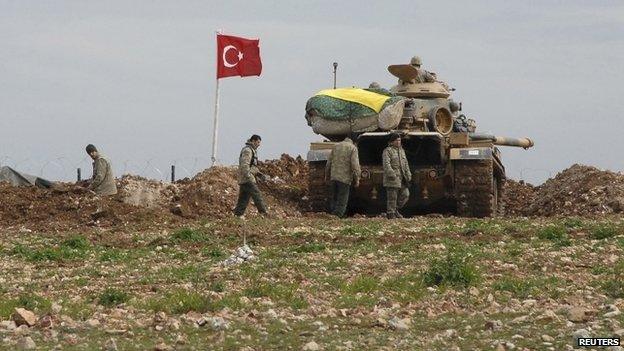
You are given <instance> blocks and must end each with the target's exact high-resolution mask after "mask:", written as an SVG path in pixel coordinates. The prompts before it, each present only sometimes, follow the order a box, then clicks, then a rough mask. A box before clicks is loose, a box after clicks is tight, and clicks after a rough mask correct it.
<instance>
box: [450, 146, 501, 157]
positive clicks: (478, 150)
mask: <svg viewBox="0 0 624 351" xmlns="http://www.w3.org/2000/svg"><path fill="white" fill-rule="evenodd" d="M450 157H451V160H489V159H492V149H491V148H489V147H466V148H453V149H451V154H450Z"/></svg>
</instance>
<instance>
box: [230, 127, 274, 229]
mask: <svg viewBox="0 0 624 351" xmlns="http://www.w3.org/2000/svg"><path fill="white" fill-rule="evenodd" d="M261 141H262V138H260V136H259V135H256V134H254V135H252V136H251V138H249V140H247V143H245V146H244V147H243V149H242V150H241V152H240V157H239V158H238V184H239V189H238V202H237V203H236V208H234V215H235V216H238V217H240V216H242V215H243V214H245V210H246V209H247V205H248V204H249V199H250V198H252V199H253V201H254V204H255V205H256V207H257V208H258V212H259V213H260V214H261V215H263V216H266V215H267V209H266V206H265V205H264V200H263V198H262V194H260V190H259V189H258V185H257V184H256V177H258V178H260V179H265V175H264V174H262V173H260V170H259V169H258V155H257V150H258V147H260V142H261Z"/></svg>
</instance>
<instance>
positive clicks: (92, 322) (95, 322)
mask: <svg viewBox="0 0 624 351" xmlns="http://www.w3.org/2000/svg"><path fill="white" fill-rule="evenodd" d="M85 325H86V326H87V327H89V328H97V327H99V326H100V321H99V320H97V319H95V318H91V319H88V320H87V321H86V322H85Z"/></svg>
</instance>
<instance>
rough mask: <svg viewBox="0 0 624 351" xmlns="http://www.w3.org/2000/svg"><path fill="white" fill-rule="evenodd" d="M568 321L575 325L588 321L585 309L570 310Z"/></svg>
mask: <svg viewBox="0 0 624 351" xmlns="http://www.w3.org/2000/svg"><path fill="white" fill-rule="evenodd" d="M568 320H569V321H571V322H575V323H580V322H584V321H586V320H587V316H586V314H585V309H584V308H582V307H572V308H571V309H570V310H568Z"/></svg>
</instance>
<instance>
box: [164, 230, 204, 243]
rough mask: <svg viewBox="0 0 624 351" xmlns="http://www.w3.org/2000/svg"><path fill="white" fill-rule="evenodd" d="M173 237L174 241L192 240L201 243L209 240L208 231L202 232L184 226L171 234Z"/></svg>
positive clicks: (191, 241)
mask: <svg viewBox="0 0 624 351" xmlns="http://www.w3.org/2000/svg"><path fill="white" fill-rule="evenodd" d="M171 239H172V240H173V241H174V242H178V243H180V242H190V243H201V242H207V241H209V237H208V235H206V233H204V232H201V231H199V230H195V229H190V228H184V229H180V230H177V231H175V232H174V233H173V234H171Z"/></svg>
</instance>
